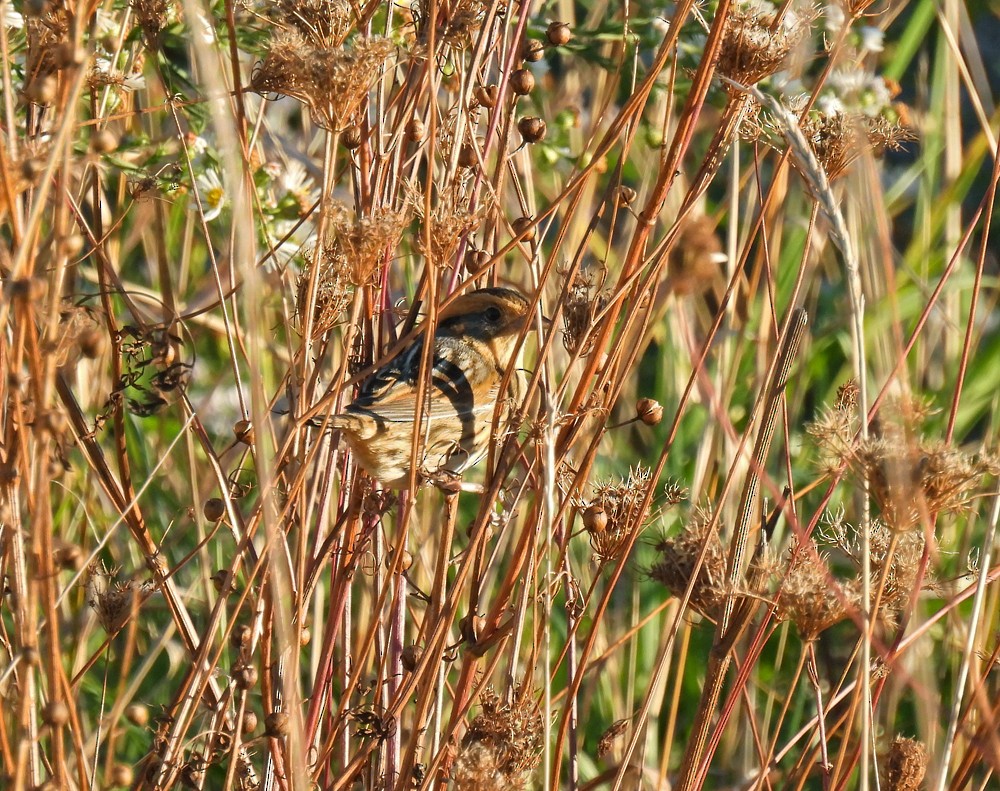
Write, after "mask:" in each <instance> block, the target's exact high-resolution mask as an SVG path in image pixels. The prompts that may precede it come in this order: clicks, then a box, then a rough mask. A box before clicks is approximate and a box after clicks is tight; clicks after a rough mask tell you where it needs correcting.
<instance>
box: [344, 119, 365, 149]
mask: <svg viewBox="0 0 1000 791" xmlns="http://www.w3.org/2000/svg"><path fill="white" fill-rule="evenodd" d="M361 140H362V132H361V127H360V126H358V125H357V124H354V125H353V126H349V127H347V129H345V130H344V131H343V133H342V134H341V135H340V142H341V143H343V144H344V148H346V149H347V150H348V151H353V150H354V149H356V148H358V147H359V146H360V145H361Z"/></svg>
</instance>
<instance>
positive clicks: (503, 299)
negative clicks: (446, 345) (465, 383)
mask: <svg viewBox="0 0 1000 791" xmlns="http://www.w3.org/2000/svg"><path fill="white" fill-rule="evenodd" d="M530 307H531V302H530V301H529V300H528V298H527V297H526V296H525V295H524V294H522V293H521V292H520V291H516V290H514V289H512V288H480V289H477V290H475V291H470V292H468V293H466V294H462V295H461V296H459V297H457V298H456V299H455V300H454V302H451V303H449V304H448V305H447V306H446V307H445V308H443V309H442V311H441V313H440V314H439V315H438V333H443V334H448V335H455V336H461V337H466V338H470V339H472V340H475V341H478V342H481V343H485V344H487V345H489V346H490V347H491V348H492V349H493V350H494V352H495V353H496V355H497V357H498V359H499V361H500V362H501V364H502V365H503V366H504V367H506V366H507V365H509V364H510V361H511V356H512V354H513V351H514V346H515V344H516V342H517V338H518V336H519V335H520V334H521V331H522V330H523V329H524V327H525V326H526V325H528V324H530V321H531V313H530V312H529V308H530Z"/></svg>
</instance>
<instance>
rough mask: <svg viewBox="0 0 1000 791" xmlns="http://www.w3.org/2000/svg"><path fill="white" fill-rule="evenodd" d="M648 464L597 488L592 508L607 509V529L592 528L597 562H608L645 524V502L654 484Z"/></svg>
mask: <svg viewBox="0 0 1000 791" xmlns="http://www.w3.org/2000/svg"><path fill="white" fill-rule="evenodd" d="M652 478H653V473H652V472H651V471H650V470H649V468H647V467H636V468H635V469H633V470H629V474H628V479H627V480H623V479H619V480H618V481H604V482H602V483H599V484H597V485H596V486H595V487H594V496H593V498H592V500H591V502H590V507H594V506H596V507H597V508H599V509H600V510H602V511H603V512H604V515H605V517H606V522H605V524H604V529H603V530H600V531H593V530H592V531H590V546H591V547H592V548H593V550H594V557H595V559H596V560H597V562H598V563H608V562H609V561H612V560H616V559H617V558H618V556H619V555H620V554H621V553H622V552H623V551H624V550H625V549H627V548H628V547H629V546H630V545H631V540H630V539H631V538H632V537H633V535H634V534H635V533H637V532H638V531H640V530H641V529H642V527H643V517H644V515H645V514H644V509H643V502H644V501H645V499H646V493H647V491H648V490H649V487H650V486H651V485H652V484H653V480H652Z"/></svg>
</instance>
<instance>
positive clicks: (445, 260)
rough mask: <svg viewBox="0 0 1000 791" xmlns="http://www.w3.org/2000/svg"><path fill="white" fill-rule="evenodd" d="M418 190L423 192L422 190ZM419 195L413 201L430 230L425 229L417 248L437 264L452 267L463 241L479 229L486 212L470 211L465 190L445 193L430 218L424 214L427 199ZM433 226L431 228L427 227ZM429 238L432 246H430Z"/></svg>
mask: <svg viewBox="0 0 1000 791" xmlns="http://www.w3.org/2000/svg"><path fill="white" fill-rule="evenodd" d="M414 189H416V190H419V189H420V188H419V187H415V188H414ZM418 196H419V192H417V193H415V196H414V199H413V200H412V201H410V203H411V205H412V206H413V207H414V211H415V212H416V213H417V216H419V217H420V218H421V219H422V220H423V222H424V226H425V228H426V230H425V229H424V228H421V229H420V230H419V231H418V233H417V247H418V248H419V249H420V251H421V252H422V253H423V254H424V255H425V256H427V258H429V259H430V260H431V261H433V262H434V263H435V264H437V265H439V266H442V265H449V264H451V263H452V259H453V258H454V257H455V253H456V251H457V250H458V244H459V242H460V241H461V240H462V239H463V238H464V237H465V236H466V235H467V234H469V233H470V232H471V231H474V230H475V229H476V228H478V227H479V224H480V223H481V222H482V220H483V210H482V209H477V210H475V211H472V210H470V209H469V208H468V198H467V197H466V196H465V195H464V193H463V192H462V190H461V189H450V190H445V191H443V192H442V193H440V194H439V196H438V200H437V203H436V204H435V206H434V208H433V209H432V210H431V214H430V216H429V217H424V216H423V212H422V207H423V198H422V197H418ZM427 226H429V228H427ZM428 236H429V237H430V246H428V244H427V241H428Z"/></svg>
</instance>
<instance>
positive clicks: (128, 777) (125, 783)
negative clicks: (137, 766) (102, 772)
mask: <svg viewBox="0 0 1000 791" xmlns="http://www.w3.org/2000/svg"><path fill="white" fill-rule="evenodd" d="M108 782H110V783H111V785H113V786H117V787H118V788H128V787H130V786H131V785H132V783H134V782H135V772H133V771H132V767H131V766H128V765H126V764H115V765H114V766H112V767H111V772H110V774H109V775H108Z"/></svg>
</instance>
